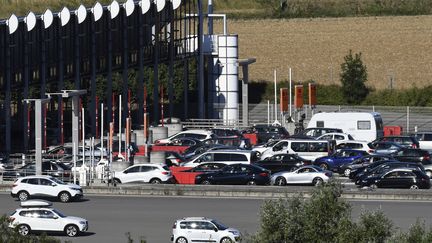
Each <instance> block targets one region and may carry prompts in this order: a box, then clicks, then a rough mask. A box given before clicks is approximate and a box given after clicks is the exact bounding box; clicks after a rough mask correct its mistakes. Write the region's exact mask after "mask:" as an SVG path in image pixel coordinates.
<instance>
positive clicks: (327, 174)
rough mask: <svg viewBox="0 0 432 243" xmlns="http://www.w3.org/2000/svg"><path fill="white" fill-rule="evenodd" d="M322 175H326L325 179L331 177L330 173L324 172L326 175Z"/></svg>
mask: <svg viewBox="0 0 432 243" xmlns="http://www.w3.org/2000/svg"><path fill="white" fill-rule="evenodd" d="M324 175H326V176H327V177H331V176H332V173H330V172H326V173H324Z"/></svg>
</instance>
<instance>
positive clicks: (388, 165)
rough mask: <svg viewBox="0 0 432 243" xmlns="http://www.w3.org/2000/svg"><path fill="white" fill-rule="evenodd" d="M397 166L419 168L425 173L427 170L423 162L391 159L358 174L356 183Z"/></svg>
mask: <svg viewBox="0 0 432 243" xmlns="http://www.w3.org/2000/svg"><path fill="white" fill-rule="evenodd" d="M396 168H409V169H414V170H419V171H421V172H423V173H424V172H425V169H424V166H423V165H421V164H418V163H408V162H399V161H389V162H386V163H383V164H381V165H379V166H377V167H375V168H373V169H371V170H369V171H365V172H362V173H359V174H357V176H356V180H355V183H356V185H357V183H360V181H362V180H363V179H364V178H367V177H374V176H378V175H381V174H382V173H384V172H387V171H389V170H392V169H396Z"/></svg>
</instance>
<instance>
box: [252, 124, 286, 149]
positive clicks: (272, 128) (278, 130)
mask: <svg viewBox="0 0 432 243" xmlns="http://www.w3.org/2000/svg"><path fill="white" fill-rule="evenodd" d="M245 132H246V133H255V134H256V135H257V142H258V144H261V143H267V142H268V141H269V140H274V139H284V138H288V137H289V133H288V131H287V130H286V129H285V127H283V126H278V125H267V124H257V125H254V126H253V127H252V128H250V129H248V130H246V131H245Z"/></svg>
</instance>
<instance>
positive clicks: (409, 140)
mask: <svg viewBox="0 0 432 243" xmlns="http://www.w3.org/2000/svg"><path fill="white" fill-rule="evenodd" d="M375 141H380V142H395V143H398V144H400V145H402V146H403V147H406V148H420V143H419V141H418V140H417V138H416V137H415V136H386V137H380V138H378V139H377V140H375Z"/></svg>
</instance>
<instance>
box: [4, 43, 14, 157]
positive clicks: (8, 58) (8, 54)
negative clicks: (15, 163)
mask: <svg viewBox="0 0 432 243" xmlns="http://www.w3.org/2000/svg"><path fill="white" fill-rule="evenodd" d="M10 38H11V35H6V37H5V39H6V43H5V47H6V60H2V61H5V62H6V80H5V81H6V82H5V83H4V85H5V101H4V104H3V105H4V112H5V114H4V115H5V123H6V124H5V125H6V126H5V130H6V131H5V134H6V137H5V143H6V152H7V153H9V152H10V151H11V110H10V105H11V79H12V68H11V65H12V63H11V60H12V58H11V50H10V44H9V42H10Z"/></svg>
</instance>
